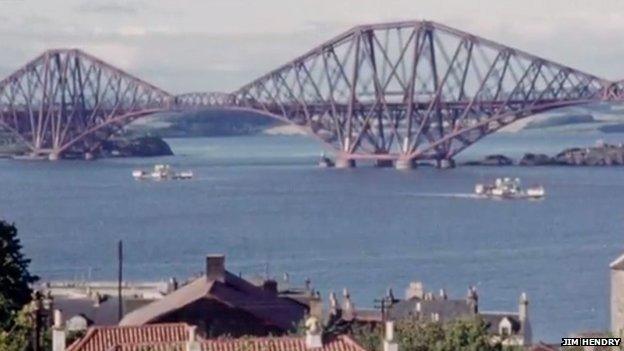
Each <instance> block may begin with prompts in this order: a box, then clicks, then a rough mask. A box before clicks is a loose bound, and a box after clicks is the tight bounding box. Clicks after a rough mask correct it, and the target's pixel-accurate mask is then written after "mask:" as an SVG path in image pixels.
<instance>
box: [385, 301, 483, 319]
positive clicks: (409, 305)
mask: <svg viewBox="0 0 624 351" xmlns="http://www.w3.org/2000/svg"><path fill="white" fill-rule="evenodd" d="M419 303H420V314H418V315H417V312H416V305H417V304H419ZM432 313H437V314H438V315H439V316H440V321H447V320H451V319H456V318H461V317H466V316H471V315H474V312H473V311H472V309H471V307H470V305H469V304H468V303H467V302H466V300H449V299H431V300H426V299H419V298H411V299H408V300H402V301H399V302H397V303H396V304H394V305H392V307H390V308H389V309H388V316H389V318H390V319H394V320H399V319H405V318H413V317H418V316H420V318H421V319H426V320H431V314H432Z"/></svg>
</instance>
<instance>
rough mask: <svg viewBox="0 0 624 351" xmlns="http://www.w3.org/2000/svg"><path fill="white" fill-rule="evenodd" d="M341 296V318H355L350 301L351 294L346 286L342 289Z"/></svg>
mask: <svg viewBox="0 0 624 351" xmlns="http://www.w3.org/2000/svg"><path fill="white" fill-rule="evenodd" d="M342 297H343V303H342V319H344V320H345V321H352V320H353V319H354V318H355V307H354V306H353V302H351V295H350V294H349V290H347V288H344V290H342Z"/></svg>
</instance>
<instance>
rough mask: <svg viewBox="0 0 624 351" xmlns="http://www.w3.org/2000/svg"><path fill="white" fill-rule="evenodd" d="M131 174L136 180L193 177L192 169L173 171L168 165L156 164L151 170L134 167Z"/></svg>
mask: <svg viewBox="0 0 624 351" xmlns="http://www.w3.org/2000/svg"><path fill="white" fill-rule="evenodd" d="M132 176H133V177H134V179H137V180H144V179H153V180H170V179H191V178H193V172H192V171H182V172H176V171H174V170H173V169H172V168H171V166H170V165H166V164H158V165H154V169H153V170H151V171H145V170H141V169H135V170H133V171H132Z"/></svg>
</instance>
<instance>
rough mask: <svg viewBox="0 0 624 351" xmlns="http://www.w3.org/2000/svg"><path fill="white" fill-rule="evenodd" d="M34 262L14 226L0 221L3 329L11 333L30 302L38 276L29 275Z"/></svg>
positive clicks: (0, 316) (1, 313) (0, 326)
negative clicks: (20, 312) (24, 252)
mask: <svg viewBox="0 0 624 351" xmlns="http://www.w3.org/2000/svg"><path fill="white" fill-rule="evenodd" d="M29 263H30V260H29V259H27V258H25V257H24V255H23V254H22V245H21V243H20V240H19V239H18V238H17V229H16V228H15V226H14V225H12V224H8V223H7V222H4V221H1V220H0V286H2V290H0V329H2V330H8V329H9V328H11V327H12V326H13V324H14V319H15V315H16V313H17V312H18V311H20V310H21V309H22V308H23V307H24V305H25V304H26V303H28V302H29V301H30V298H31V293H32V290H31V289H30V284H32V283H34V282H35V281H37V279H38V278H37V277H36V276H33V275H31V274H30V273H29V272H28V264H29Z"/></svg>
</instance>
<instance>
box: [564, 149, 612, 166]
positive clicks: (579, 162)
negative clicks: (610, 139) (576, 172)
mask: <svg viewBox="0 0 624 351" xmlns="http://www.w3.org/2000/svg"><path fill="white" fill-rule="evenodd" d="M555 160H556V161H557V162H558V163H559V164H565V165H570V166H620V165H624V145H622V144H620V145H610V144H604V145H600V146H596V147H588V148H571V149H566V150H563V151H562V152H560V153H559V154H557V156H555Z"/></svg>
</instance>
